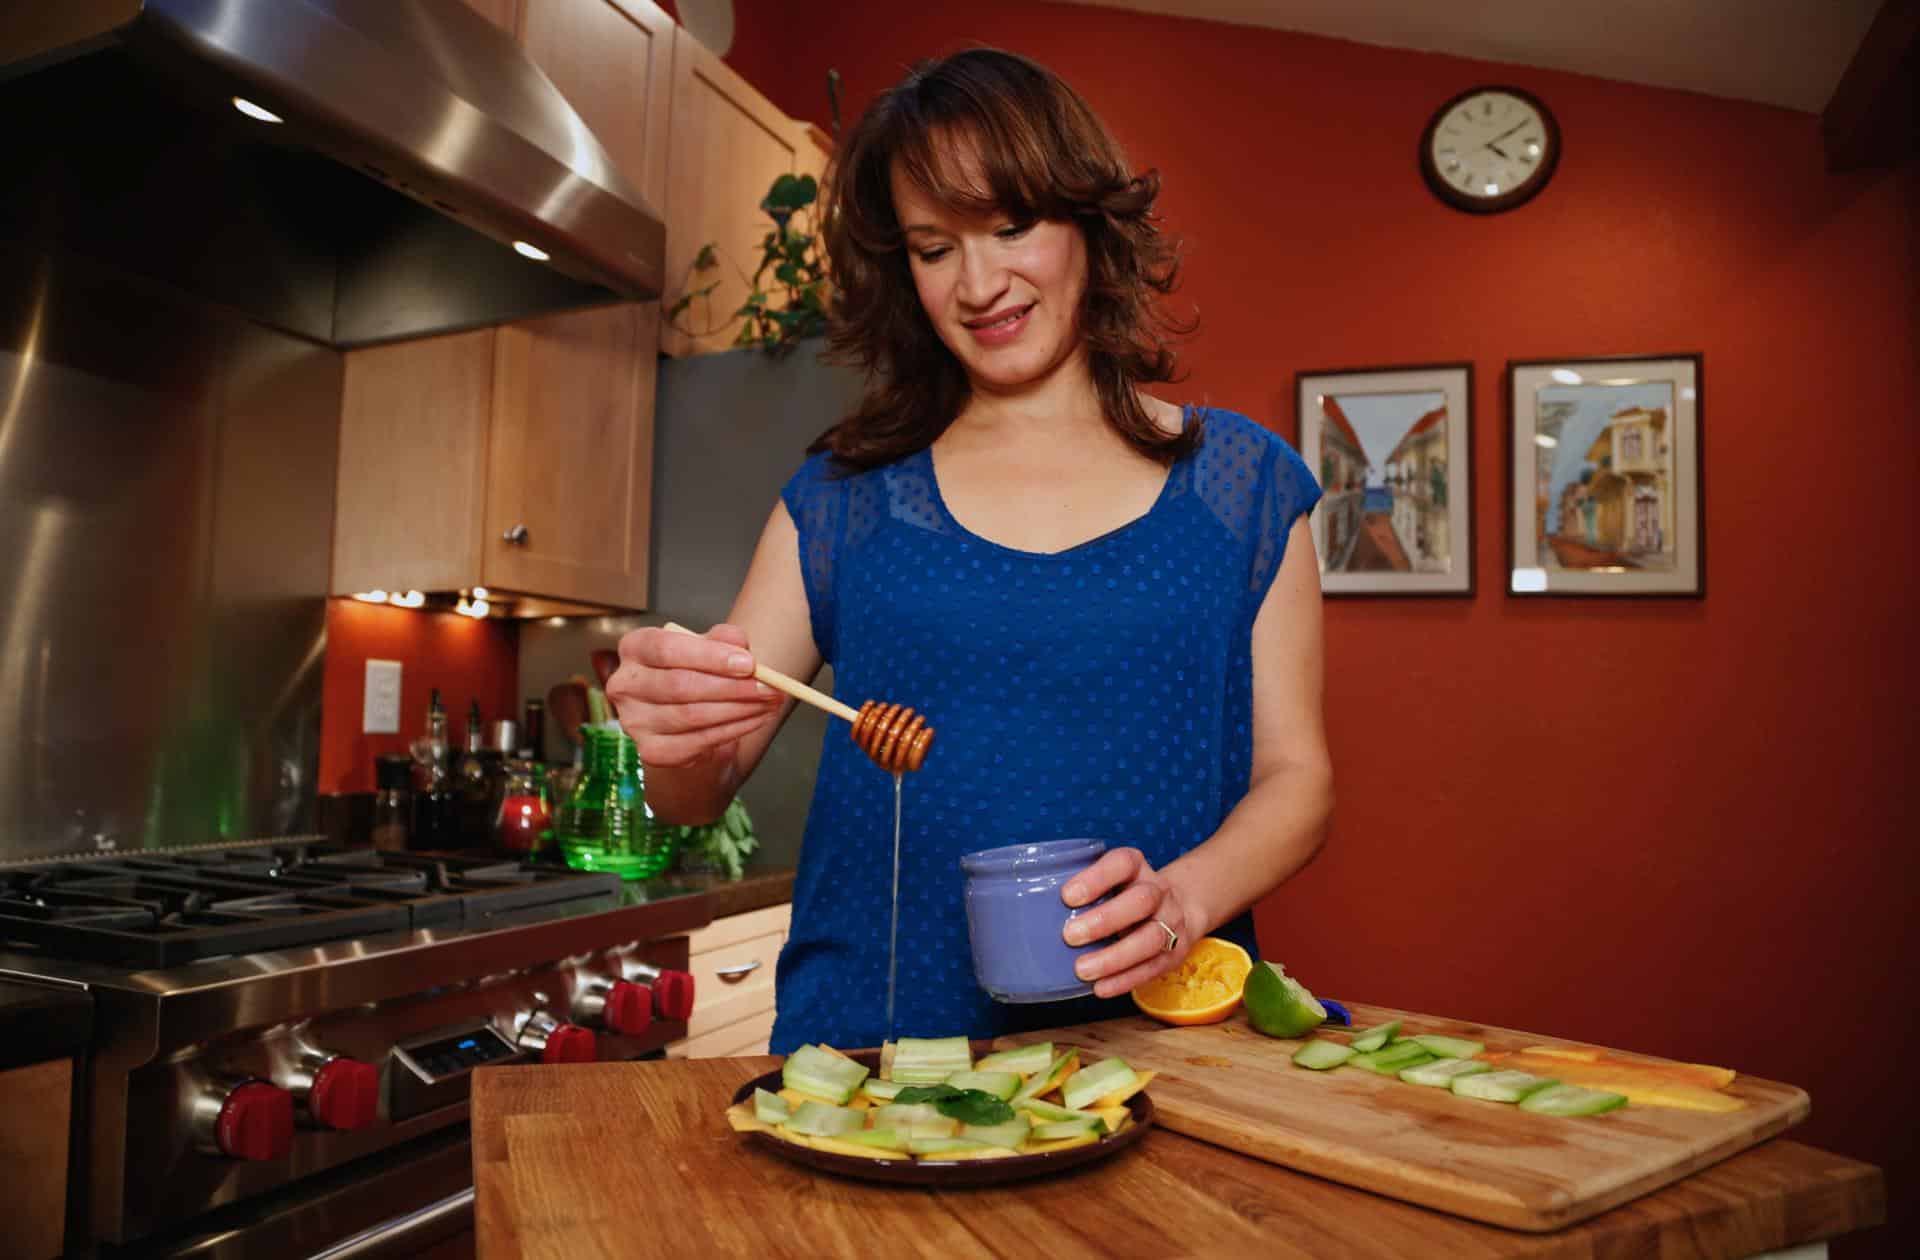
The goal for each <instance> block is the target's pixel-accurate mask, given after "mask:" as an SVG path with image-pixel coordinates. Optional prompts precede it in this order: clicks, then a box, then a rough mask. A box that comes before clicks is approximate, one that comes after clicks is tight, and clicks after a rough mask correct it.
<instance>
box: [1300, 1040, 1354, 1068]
mask: <svg viewBox="0 0 1920 1260" xmlns="http://www.w3.org/2000/svg"><path fill="white" fill-rule="evenodd" d="M1356 1053H1358V1052H1357V1051H1355V1050H1354V1048H1353V1047H1352V1046H1343V1045H1341V1044H1340V1043H1339V1042H1337V1041H1322V1040H1320V1039H1319V1038H1318V1037H1316V1038H1314V1039H1313V1040H1312V1041H1309V1042H1308V1043H1307V1044H1306V1045H1304V1046H1301V1047H1300V1048H1299V1049H1298V1050H1295V1051H1294V1052H1293V1062H1294V1066H1296V1067H1303V1068H1312V1069H1313V1070H1314V1071H1316V1072H1324V1071H1326V1070H1327V1069H1328V1068H1336V1067H1339V1066H1340V1065H1341V1064H1342V1063H1345V1062H1346V1061H1347V1060H1348V1059H1351V1058H1352V1057H1353V1056H1354V1055H1355V1054H1356Z"/></svg>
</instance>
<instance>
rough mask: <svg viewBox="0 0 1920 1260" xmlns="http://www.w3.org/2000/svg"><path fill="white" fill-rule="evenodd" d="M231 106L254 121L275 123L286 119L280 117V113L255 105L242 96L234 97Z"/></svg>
mask: <svg viewBox="0 0 1920 1260" xmlns="http://www.w3.org/2000/svg"><path fill="white" fill-rule="evenodd" d="M233 107H234V108H235V109H237V110H239V111H240V112H241V113H243V114H245V115H246V116H247V117H249V118H251V119H253V120H254V121H255V122H263V123H277V122H285V121H287V120H286V119H284V118H282V117H280V115H278V114H276V113H274V112H273V111H272V110H270V109H262V108H261V107H260V106H258V105H255V104H254V103H253V102H252V101H250V100H248V99H247V98H246V97H244V96H236V97H234V98H233Z"/></svg>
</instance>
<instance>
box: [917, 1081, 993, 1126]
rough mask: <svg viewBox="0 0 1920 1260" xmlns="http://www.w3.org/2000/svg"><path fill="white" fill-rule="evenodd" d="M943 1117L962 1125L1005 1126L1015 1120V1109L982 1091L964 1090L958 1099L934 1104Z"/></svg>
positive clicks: (944, 1100) (949, 1099)
mask: <svg viewBox="0 0 1920 1260" xmlns="http://www.w3.org/2000/svg"><path fill="white" fill-rule="evenodd" d="M933 1105H934V1108H935V1109H936V1110H937V1111H939V1113H940V1114H941V1115H943V1116H952V1117H953V1118H954V1119H955V1120H958V1121H959V1122H960V1123H961V1124H1005V1123H1006V1122H1007V1121H1009V1120H1011V1119H1013V1108H1012V1107H1010V1106H1009V1105H1007V1104H1006V1103H1004V1102H1002V1101H1000V1100H999V1099H998V1098H995V1097H994V1096H993V1095H992V1094H989V1093H987V1092H986V1091H985V1090H980V1089H963V1090H961V1091H960V1094H959V1096H958V1097H956V1098H943V1099H941V1100H940V1101H938V1102H936V1103H934V1104H933Z"/></svg>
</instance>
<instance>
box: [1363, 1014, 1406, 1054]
mask: <svg viewBox="0 0 1920 1260" xmlns="http://www.w3.org/2000/svg"><path fill="white" fill-rule="evenodd" d="M1399 1031H1400V1021H1399V1020H1397V1019H1396V1020H1394V1021H1393V1022H1392V1023H1387V1024H1376V1025H1374V1026H1373V1027H1372V1028H1369V1029H1367V1030H1366V1031H1365V1032H1363V1033H1359V1034H1357V1035H1356V1036H1355V1037H1354V1039H1353V1048H1354V1049H1355V1050H1358V1051H1359V1052H1360V1053H1361V1054H1366V1053H1368V1052H1369V1051H1373V1050H1378V1049H1379V1048H1380V1047H1382V1046H1384V1045H1386V1044H1387V1043H1388V1042H1390V1041H1392V1040H1393V1038H1394V1034H1396V1033H1398V1032H1399Z"/></svg>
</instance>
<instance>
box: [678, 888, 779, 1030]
mask: <svg viewBox="0 0 1920 1260" xmlns="http://www.w3.org/2000/svg"><path fill="white" fill-rule="evenodd" d="M792 921H793V907H792V906H791V905H790V904H785V903H783V904H780V905H776V906H767V907H765V908H764V909H760V910H752V911H748V912H747V913H745V914H730V915H727V916H726V917H724V918H719V919H715V920H714V921H713V922H712V923H709V924H708V925H707V926H706V927H703V928H701V929H700V930H698V931H696V932H693V933H690V934H689V935H688V937H687V969H688V970H689V971H690V972H692V973H693V993H694V1004H693V1016H692V1018H690V1019H689V1020H688V1021H687V1036H686V1039H685V1040H684V1041H676V1042H674V1043H673V1044H671V1045H669V1046H668V1047H667V1057H668V1058H670V1059H718V1058H727V1057H730V1056H732V1055H739V1054H765V1053H766V1052H767V1039H768V1038H769V1037H770V1036H772V1035H773V973H774V968H775V966H776V965H777V964H778V963H779V961H780V947H781V946H782V945H784V944H786V942H787V929H788V927H789V925H790V924H791V923H792Z"/></svg>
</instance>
